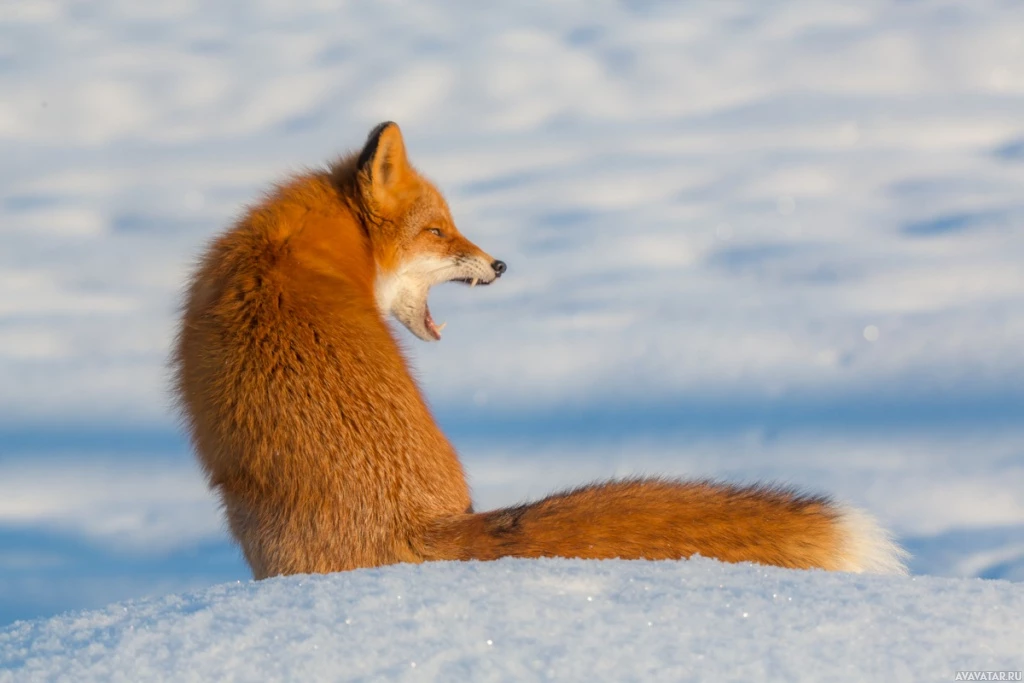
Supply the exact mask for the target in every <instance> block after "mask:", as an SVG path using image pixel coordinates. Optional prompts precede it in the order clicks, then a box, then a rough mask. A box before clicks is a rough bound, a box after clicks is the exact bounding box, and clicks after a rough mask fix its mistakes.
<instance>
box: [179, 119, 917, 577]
mask: <svg viewBox="0 0 1024 683" xmlns="http://www.w3.org/2000/svg"><path fill="white" fill-rule="evenodd" d="M505 270H506V265H505V263H503V262H502V261H499V260H497V259H495V258H494V257H492V256H491V255H489V254H487V253H486V252H484V251H483V250H481V249H480V248H479V247H477V246H476V245H475V244H473V243H472V242H470V241H469V240H467V239H466V238H465V237H463V236H462V234H461V233H459V231H458V229H456V227H455V224H454V222H453V221H452V217H451V215H450V213H449V210H448V205H447V203H446V202H445V200H444V198H443V197H442V195H441V193H440V192H439V191H438V190H437V188H436V187H434V185H433V184H431V183H430V182H429V181H428V180H427V179H426V178H424V177H423V176H422V175H420V174H419V173H418V172H417V171H416V170H415V169H414V168H413V167H412V166H411V165H410V163H409V160H408V158H407V156H406V150H405V143H404V141H403V139H402V134H401V132H400V130H399V128H398V126H397V125H395V124H394V123H391V122H386V123H382V124H381V125H379V126H377V127H376V128H374V130H373V131H372V132H371V133H370V136H369V139H368V140H367V142H366V145H365V146H364V147H363V149H362V150H361V151H360V152H359V153H358V154H351V155H348V156H345V157H343V158H341V159H340V160H338V161H336V162H335V163H333V164H331V165H330V166H329V167H327V168H326V169H324V170H320V171H315V172H310V173H307V174H305V175H300V176H298V177H295V178H293V179H292V180H290V181H288V182H286V183H284V184H282V185H280V186H279V187H277V188H276V189H275V190H274V191H272V192H271V193H270V194H269V195H268V196H267V197H266V198H265V199H264V200H263V201H262V202H261V203H260V204H258V205H256V206H255V207H253V208H251V209H250V210H249V211H248V212H247V213H246V214H245V215H244V216H243V217H242V218H241V219H240V220H239V221H238V222H237V223H236V224H235V225H234V227H232V228H231V229H229V230H228V231H227V232H226V233H225V234H223V235H221V236H220V237H219V238H217V239H216V240H215V241H214V242H213V243H212V244H211V245H210V247H209V248H208V250H207V251H206V253H205V256H204V257H203V258H202V260H201V262H200V264H199V266H198V268H197V270H196V272H195V274H194V276H193V278H192V280H191V284H190V286H189V288H188V290H187V294H186V302H185V306H184V314H183V317H182V321H181V327H180V331H179V334H178V338H177V346H176V351H175V353H174V357H173V361H172V362H173V366H174V370H175V374H176V387H175V388H176V393H177V398H178V400H179V402H180V406H181V410H182V413H183V416H184V419H185V422H186V425H187V428H188V430H189V432H190V436H191V440H192V444H193V447H194V448H195V451H196V453H197V457H198V459H199V461H200V463H201V464H202V466H203V468H204V470H205V472H206V475H207V476H208V479H209V483H210V485H211V487H213V488H214V489H215V490H216V491H217V492H218V494H219V496H220V498H221V501H222V502H223V505H224V510H225V513H226V515H227V520H228V525H229V527H230V530H231V532H232V534H233V535H234V537H235V538H236V539H237V540H238V542H239V544H240V545H241V548H242V551H243V552H244V554H245V557H246V560H247V561H248V563H249V565H250V567H251V568H252V572H253V575H254V576H255V578H257V579H262V578H265V577H269V576H275V575H279V574H295V573H311V572H315V573H325V572H334V571H342V570H349V569H355V568H358V567H375V566H380V565H387V564H393V563H398V562H425V561H430V560H474V559H475V560H493V559H496V558H500V557H508V556H512V557H527V558H530V557H570V558H591V559H599V558H623V559H650V560H656V559H679V558H686V557H689V556H691V555H694V554H700V555H703V556H706V557H712V558H718V559H719V560H722V561H726V562H757V563H762V564H769V565H778V566H780V567H790V568H820V569H828V570H840V571H854V572H860V571H868V572H891V573H903V572H905V571H906V570H905V568H904V566H903V562H902V559H903V556H904V553H903V551H902V550H900V549H899V548H898V547H897V546H896V545H895V544H894V543H893V542H892V541H891V540H890V539H889V536H888V535H887V534H886V532H885V531H883V530H882V529H881V528H879V527H878V526H877V525H876V524H875V523H874V522H873V521H872V520H871V518H869V517H868V516H867V515H865V514H863V513H861V512H859V511H856V510H853V509H850V508H846V507H842V506H840V505H838V504H836V503H834V502H832V501H831V500H830V499H828V498H825V497H819V496H809V495H804V494H801V493H798V492H796V491H793V490H789V489H785V488H776V487H765V486H752V487H739V486H731V485H726V484H720V483H715V482H710V481H696V482H685V481H672V480H667V479H630V480H625V481H612V482H608V483H598V484H592V485H589V486H583V487H581V488H578V489H575V490H573V491H568V492H564V493H558V494H555V495H552V496H550V497H548V498H545V499H543V500H541V501H539V502H536V503H532V504H527V505H519V506H516V507H511V508H506V509H503V510H496V511H493V512H483V513H476V512H474V510H473V506H472V503H471V501H470V495H469V490H468V487H467V485H466V480H465V476H464V473H463V470H462V465H461V464H460V462H459V458H458V456H457V455H456V453H455V450H454V449H453V448H452V445H451V444H450V443H449V442H448V440H447V439H446V438H445V436H444V434H443V433H442V432H441V430H440V428H439V427H438V425H437V424H436V422H435V421H434V419H433V417H432V416H431V413H430V410H429V409H428V407H427V405H426V403H425V401H424V399H423V396H422V395H421V394H420V391H419V388H418V387H417V385H416V382H415V381H414V380H413V378H412V376H411V375H410V372H409V367H408V364H407V362H406V360H405V358H404V357H403V355H402V351H401V349H400V348H399V345H398V342H397V341H396V339H395V337H394V335H393V333H392V330H391V329H390V328H389V326H388V324H387V317H388V316H389V315H390V316H394V317H395V318H397V319H398V321H400V322H401V323H402V324H403V325H404V326H405V327H406V328H408V329H409V331H410V332H412V333H413V334H414V335H416V336H417V337H419V338H420V339H423V340H426V341H436V340H438V339H440V338H441V328H442V327H443V326H439V325H437V324H435V322H434V319H433V317H432V316H431V313H430V308H429V306H428V305H427V295H428V292H429V290H430V288H431V287H432V286H434V285H437V284H440V283H443V282H452V281H457V282H463V283H466V284H469V285H477V284H480V285H488V284H491V283H493V282H494V281H495V280H497V279H498V278H500V277H501V276H502V274H503V273H504V272H505Z"/></svg>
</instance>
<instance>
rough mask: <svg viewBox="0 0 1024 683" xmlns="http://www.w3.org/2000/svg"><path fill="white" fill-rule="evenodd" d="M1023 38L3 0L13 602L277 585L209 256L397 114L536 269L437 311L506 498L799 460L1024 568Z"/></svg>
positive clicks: (94, 600)
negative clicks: (183, 334)
mask: <svg viewBox="0 0 1024 683" xmlns="http://www.w3.org/2000/svg"><path fill="white" fill-rule="evenodd" d="M1022 35H1024V4H1022V3H1020V2H1012V1H1009V0H971V2H956V1H947V0H935V1H931V2H898V1H896V0H861V1H859V2H856V3H849V2H838V1H828V0H787V1H786V2H782V1H781V0H747V1H745V2H729V3H723V2H678V1H677V2H673V1H671V0H665V1H663V2H657V1H654V0H629V1H624V2H612V1H611V0H587V1H583V0H566V1H563V2H557V3H525V2H520V3H500V4H495V3H473V2H463V1H456V0H442V1H439V2H433V3H418V2H411V1H392V2H380V3H338V2H326V1H323V0H251V1H246V2H241V1H240V0H221V1H218V2H210V1H205V2H199V1H198V0H175V2H138V1H132V2H130V1H128V0H94V1H92V2H88V3H83V2H77V1H75V0H22V1H18V0H15V1H13V2H2V1H0V93H2V96H0V157H2V158H3V160H4V163H3V164H0V237H2V240H3V242H2V244H3V247H2V248H0V624H5V623H9V622H11V621H13V620H14V619H15V618H23V617H37V616H50V615H53V614H56V613H59V612H61V611H64V610H67V609H72V608H86V607H99V606H102V605H104V604H107V603H109V602H112V601H116V600H123V599H127V598H131V597H141V596H144V595H154V594H163V593H168V592H181V591H187V590H192V589H196V588H202V587H204V586H209V585H212V584H214V583H218V582H225V581H232V580H236V579H247V578H248V576H249V574H248V571H247V568H246V567H245V565H244V563H243V562H242V561H241V559H240V558H239V556H238V553H237V551H236V550H235V549H234V548H233V547H232V546H231V545H230V543H229V542H228V539H227V534H226V533H225V531H224V528H223V523H222V521H221V517H220V513H219V511H218V510H217V507H216V504H215V502H214V501H213V499H212V498H211V497H210V496H209V495H208V494H207V492H206V490H205V486H204V483H203V481H202V479H201V476H200V474H199V472H198V471H197V469H196V468H195V466H194V464H193V462H192V456H191V454H190V453H189V452H188V448H187V445H186V444H185V443H184V442H183V440H182V439H181V437H180V435H179V434H178V432H177V427H176V424H175V420H174V418H173V417H172V416H171V413H170V410H169V407H168V406H169V401H168V398H167V395H166V391H165V387H166V380H167V374H166V367H165V358H166V355H167V350H168V347H169V344H170V339H171V333H172V330H173V325H174V320H175V305H176V302H177V298H178V292H179V288H180V286H181V283H182V282H183V280H184V278H185V275H186V273H187V271H188V268H189V266H190V262H191V260H192V259H193V258H194V256H195V255H196V254H197V252H198V251H199V249H200V248H201V245H202V244H203V243H204V242H205V241H206V240H207V239H209V238H210V237H211V236H212V235H214V234H215V233H216V232H217V231H219V230H220V229H222V227H223V226H225V225H226V224H227V223H229V222H230V221H231V220H232V218H233V217H234V216H235V215H236V214H237V213H238V211H239V210H240V207H241V206H242V205H244V204H245V203H246V202H249V201H251V200H252V199H253V198H254V197H256V196H258V194H259V192H260V191H261V190H262V189H264V188H266V187H267V185H268V184H269V183H271V182H273V181H274V180H276V179H277V178H279V177H280V176H281V174H282V173H285V172H288V171H291V170H297V169H300V168H302V167H304V166H311V165H316V164H320V163H322V162H323V161H324V160H326V159H328V158H330V157H332V156H333V155H335V154H336V153H338V152H340V151H342V150H345V149H349V148H352V147H355V146H358V145H359V144H360V143H361V141H362V140H363V139H364V137H365V135H366V133H367V132H368V131H369V129H370V128H371V127H372V126H373V125H374V124H376V123H377V122H379V121H380V120H382V119H389V118H390V119H395V120H397V121H399V122H400V123H401V125H402V126H403V131H404V133H405V135H406V136H407V138H408V145H409V149H410V153H411V155H412V157H413V160H414V161H415V162H416V163H417V164H418V165H419V167H420V168H422V169H423V170H424V171H425V172H426V173H427V174H428V175H430V176H431V177H433V178H434V179H435V180H436V181H437V182H438V184H439V185H440V186H441V187H442V188H443V189H444V190H445V191H446V193H447V195H448V197H449V200H450V203H451V205H452V207H453V211H454V213H455V217H456V219H457V221H458V222H459V224H460V226H461V227H462V229H463V230H464V232H465V233H466V234H467V235H468V236H469V237H471V238H472V239H473V240H475V241H477V242H478V243H479V244H481V245H482V246H483V247H484V248H486V249H487V250H488V251H489V252H491V253H493V254H495V255H496V256H498V257H500V258H502V259H504V260H505V261H507V262H508V263H509V272H508V274H507V276H506V277H503V278H502V281H501V283H500V284H499V286H495V287H490V288H487V289H486V290H484V291H481V290H480V289H479V288H478V289H475V290H472V291H470V290H467V289H465V288H459V287H454V286H452V287H441V288H438V289H437V290H436V291H435V292H434V293H433V294H432V300H431V306H432V310H433V311H434V312H435V314H436V315H437V316H438V319H439V321H440V320H443V319H446V320H448V322H449V325H448V327H447V328H446V332H445V340H444V341H443V342H442V343H440V344H435V345H426V344H422V343H419V342H415V341H411V340H410V341H409V342H408V349H409V353H410V355H411V356H412V357H413V360H414V363H415V365H416V367H417V372H418V375H419V376H420V377H421V378H422V380H423V386H424V388H425V390H426V392H427V393H428V395H429V397H430V399H431V402H432V405H433V406H434V408H435V410H436V412H437V414H438V416H439V419H440V421H441V423H442V425H443V427H444V428H445V430H446V432H447V433H448V434H449V435H450V437H451V438H452V439H453V441H454V443H455V445H456V446H457V448H458V449H459V451H460V453H461V454H462V456H463V458H464V460H465V463H466V468H467V471H468V473H469V476H470V478H471V482H472V484H473V487H474V492H475V497H476V500H477V504H478V506H479V507H480V508H488V507H494V506H497V505H503V504H510V503H514V502H517V501H519V500H523V499H527V498H536V497H538V496H541V495H544V494H545V493H548V492H550V491H551V490H552V489H555V488H559V487H565V486H571V485H573V484H578V483H580V482H582V481H587V480H593V479H602V478H606V477H610V476H623V475H631V474H644V473H649V474H655V473H661V474H667V475H678V476H700V477H703V476H712V477H721V478H726V479H730V480H734V481H752V480H758V479H770V480H777V481H783V482H788V483H791V484H794V485H799V486H802V487H804V488H807V489H810V490H815V491H826V492H832V493H835V494H836V495H837V496H838V497H839V498H841V499H842V500H844V501H847V502H849V503H851V504H853V505H856V506H859V507H862V508H864V509H866V510H868V511H870V512H871V513H872V514H874V515H875V516H877V517H878V518H879V519H880V520H881V521H882V522H883V523H884V524H885V525H887V526H889V527H890V528H892V529H894V530H895V531H896V533H897V535H898V536H899V538H900V540H901V541H902V542H903V543H904V544H905V545H906V546H907V547H908V548H909V549H910V550H911V551H912V552H913V555H914V557H913V560H912V563H911V569H912V571H914V572H916V573H928V574H938V575H948V576H964V577H988V578H1006V579H1013V580H1022V579H1024V497H1022V496H1021V493H1020V492H1021V491H1024V389H1022V388H1024V354H1021V348H1022V347H1024V268H1021V263H1024V227H1022V224H1024V199H1022V197H1024V195H1022V193H1021V187H1022V186H1024V41H1022V40H1021V36H1022ZM399 334H400V335H402V336H403V338H404V339H408V335H406V333H405V332H400V333H399Z"/></svg>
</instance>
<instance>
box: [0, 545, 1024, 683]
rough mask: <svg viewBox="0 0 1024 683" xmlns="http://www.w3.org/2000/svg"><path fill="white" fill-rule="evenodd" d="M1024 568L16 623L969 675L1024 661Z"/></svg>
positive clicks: (274, 667) (301, 579)
mask: <svg viewBox="0 0 1024 683" xmlns="http://www.w3.org/2000/svg"><path fill="white" fill-rule="evenodd" d="M1022 633H1024V585H1022V584H1019V583H1010V582H1006V581H985V580H979V579H959V580H958V579H943V578H934V577H915V578H906V577H883V576H870V575H854V574H829V573H825V572H817V571H815V572H801V571H788V570H782V569H777V568H767V567H759V566H755V565H726V564H722V563H719V562H715V561H712V560H708V559H703V558H697V559H694V560H691V561H688V562H623V561H605V562H584V561H579V560H572V561H569V560H541V561H525V560H502V561H499V562H493V563H462V564H459V563H435V564H430V565H420V566H409V565H406V566H396V567H388V568H384V569H376V570H360V571H355V572H349V573H343V574H334V575H330V576H294V577H288V578H283V579H271V580H268V581H264V582H261V583H252V582H250V583H238V584H228V585H220V586H215V587H213V588H210V589H207V590H203V591H197V592H194V593H188V594H184V595H175V596H169V597H164V598H156V599H149V600H140V601H135V602H127V603H122V604H117V605H111V606H110V607H108V608H106V609H104V610H97V611H92V612H81V613H77V614H69V615H65V616H61V617H57V618H54V619H50V620H46V621H35V622H21V623H17V624H15V625H13V626H11V627H8V628H7V629H5V630H2V631H0V682H4V683H6V682H8V681H34V680H38V681H143V680H144V681H176V682H181V683H184V682H186V681H214V680H216V681H347V680H381V681H384V680H386V681H392V680H439V681H532V680H567V681H583V680H601V681H633V680H635V681H641V680H643V681H648V680H656V681H815V682H816V683H817V682H821V681H833V682H837V681H851V682H855V683H863V682H864V681H872V680H887V681H889V680H891V681H952V680H953V679H954V676H955V675H956V672H957V671H964V670H1003V671H1006V670H1010V671H1020V670H1021V669H1024V651H1022V648H1021V644H1022V640H1021V634H1022Z"/></svg>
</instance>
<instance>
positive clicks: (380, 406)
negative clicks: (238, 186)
mask: <svg viewBox="0 0 1024 683" xmlns="http://www.w3.org/2000/svg"><path fill="white" fill-rule="evenodd" d="M492 264H494V266H496V267H492ZM496 268H497V270H501V271H503V270H504V264H502V263H501V262H498V261H495V260H494V259H493V258H491V257H490V256H488V255H487V254H485V253H484V252H483V251H482V250H480V249H479V248H478V247H476V246H475V245H473V244H472V243H471V242H469V241H468V240H466V239H465V238H464V237H463V236H462V235H461V234H460V233H459V232H458V230H457V229H456V227H455V225H454V223H453V221H452V219H451V215H450V213H449V210H448V206H447V204H446V203H445V200H444V198H443V197H442V196H441V194H440V193H439V192H438V191H437V189H436V188H435V187H434V186H433V185H432V184H431V183H430V182H429V181H427V180H426V179H424V178H423V177H422V176H421V175H420V174H419V173H418V172H416V170H415V169H413V168H412V167H411V166H410V165H409V163H408V160H407V158H406V155H405V150H404V143H403V141H402V137H401V133H400V131H399V129H398V127H397V126H395V125H394V124H383V125H381V126H379V127H378V128H377V129H375V130H374V131H373V132H372V133H371V135H370V138H369V140H368V142H367V144H366V146H365V147H364V149H363V150H362V152H360V153H359V154H358V155H350V156H347V157H345V158H343V159H341V160H339V161H338V162H337V163H335V164H332V165H331V166H330V167H329V168H328V169H326V170H324V171H321V172H313V173H308V174H305V175H302V176H299V177H297V178H294V179H293V180H292V181H290V182H288V183H285V184H283V185H281V186H280V187H278V188H277V189H276V190H275V191H273V192H271V193H270V194H269V195H268V196H267V197H266V199H265V200H264V201H263V202H262V203H260V204H258V205H257V206H255V207H253V208H252V209H250V210H249V211H248V212H247V213H246V214H245V215H244V216H243V217H242V218H241V219H240V220H239V221H238V222H237V223H236V224H235V226H234V227H233V228H232V229H230V230H229V231H228V232H227V233H226V234H224V235H223V236H221V237H219V238H217V239H216V240H215V241H214V242H213V243H212V244H211V245H210V247H209V248H208V250H207V252H206V254H205V256H204V257H203V258H202V260H201V263H200V264H199V267H198V269H197V270H196V272H195V274H194V276H193V278H192V281H191V284H190V286H189V288H188V291H187V295H186V303H185V310H184V315H183V318H182V323H181V328H180V332H179V336H178V340H177V348H176V352H175V355H174V358H173V364H174V368H175V372H176V379H177V382H176V389H177V396H178V398H179V401H180V404H181V408H182V413H183V415H184V417H185V421H186V423H187V427H188V429H189V432H190V435H191V438H192V442H193V445H194V448H195V451H196V453H197V455H198V458H199V461H200V463H201V464H202V466H203V468H204V470H205V471H206V474H207V476H208V478H209V481H210V484H211V485H212V486H213V487H214V489H215V490H216V491H217V492H218V493H219V495H220V498H221V501H222V503H223V506H224V509H225V512H226V514H227V519H228V523H229V526H230V529H231V532H232V533H233V535H234V536H235V538H237V539H238V541H239V542H240V544H241V547H242V549H243V551H244V553H245V556H246V559H247V560H248V562H249V564H250V566H251V567H252V569H253V573H254V575H255V576H256V577H257V578H262V577H265V576H269V575H274V574H282V573H294V572H326V571H337V570H341V569H349V568H353V567H362V566H374V565H380V564H389V563H394V562H402V561H417V560H418V559H419V558H418V556H417V555H416V553H415V552H414V551H413V550H412V549H411V547H412V540H413V537H414V536H416V535H417V534H418V533H419V530H420V529H422V528H423V527H424V526H425V525H426V524H427V522H428V521H429V520H432V519H436V518H438V517H439V516H440V517H443V516H446V515H451V514H455V513H463V512H466V511H467V510H468V509H469V508H470V498H469V492H468V490H467V487H466V483H465V478H464V475H463V472H462V468H461V465H460V463H459V461H458V458H457V456H456V454H455V451H454V450H453V449H452V447H451V445H450V444H449V442H448V441H447V439H446V438H445V437H444V435H443V434H442V433H441V431H440V430H439V429H438V427H437V425H436V424H435V422H434V420H433V418H432V416H431V415H430V412H429V410H428V408H427V405H426V403H425V402H424V400H423V398H422V396H421V394H420V391H419V389H418V388H417V386H416V384H415V382H414V380H413V379H412V377H411V376H410V374H409V371H408V368H407V367H406V361H405V359H404V358H403V355H402V352H401V349H400V348H399V346H398V343H397V342H396V340H395V338H394V336H393V334H392V331H391V330H390V329H389V327H388V325H387V323H386V321H385V315H386V314H387V313H391V314H393V315H394V316H395V317H396V318H398V320H400V321H401V322H402V323H403V324H405V325H406V327H408V328H409V329H410V330H411V331H412V332H413V333H414V334H416V335H417V336H419V337H421V338H424V339H430V340H432V339H437V338H439V337H440V333H439V331H438V330H437V328H436V326H435V325H434V323H433V321H432V319H431V317H430V313H429V308H428V307H427V303H426V294H427V290H428V289H429V287H430V286H431V285H433V284H437V283H439V282H443V281H446V280H465V281H467V282H471V283H472V282H490V281H493V280H494V279H495V278H496V277H497V276H498V275H499V274H500V272H497V270H496Z"/></svg>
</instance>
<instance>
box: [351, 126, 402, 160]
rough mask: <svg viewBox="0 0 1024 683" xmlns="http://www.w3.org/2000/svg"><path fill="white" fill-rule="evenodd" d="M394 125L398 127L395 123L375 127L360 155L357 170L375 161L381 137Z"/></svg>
mask: <svg viewBox="0 0 1024 683" xmlns="http://www.w3.org/2000/svg"><path fill="white" fill-rule="evenodd" d="M394 125H397V124H396V123H395V122H394V121H384V122H382V123H378V124H377V125H376V126H374V128H373V130H371V131H370V134H369V135H368V136H367V137H366V144H365V145H363V151H362V152H360V153H359V161H357V162H356V167H357V168H359V169H362V168H363V167H365V166H366V165H367V164H368V163H370V162H371V161H372V160H373V157H374V155H375V154H376V153H377V145H379V144H380V136H381V135H382V134H383V133H384V131H385V130H387V127H388V126H394Z"/></svg>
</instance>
